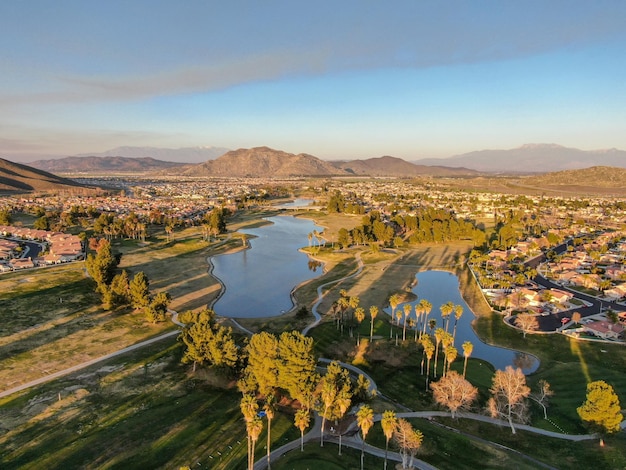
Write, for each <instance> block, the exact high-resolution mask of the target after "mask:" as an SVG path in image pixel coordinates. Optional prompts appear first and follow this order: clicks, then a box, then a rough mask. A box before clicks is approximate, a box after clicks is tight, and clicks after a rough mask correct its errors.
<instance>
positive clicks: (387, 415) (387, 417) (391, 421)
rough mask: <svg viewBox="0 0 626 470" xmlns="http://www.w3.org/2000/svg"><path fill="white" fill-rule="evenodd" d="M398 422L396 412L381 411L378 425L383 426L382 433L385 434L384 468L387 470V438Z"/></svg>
mask: <svg viewBox="0 0 626 470" xmlns="http://www.w3.org/2000/svg"><path fill="white" fill-rule="evenodd" d="M397 424H398V418H397V417H396V413H395V412H393V411H390V410H388V411H385V412H384V413H383V416H382V419H381V420H380V425H381V426H382V428H383V434H384V435H385V467H384V468H385V470H387V453H388V451H389V440H390V439H391V437H392V436H393V432H394V431H395V430H396V426H397Z"/></svg>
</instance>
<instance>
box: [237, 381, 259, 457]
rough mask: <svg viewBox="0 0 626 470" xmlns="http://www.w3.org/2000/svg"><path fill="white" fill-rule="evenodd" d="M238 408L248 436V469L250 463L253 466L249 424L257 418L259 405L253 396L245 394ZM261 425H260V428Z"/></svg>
mask: <svg viewBox="0 0 626 470" xmlns="http://www.w3.org/2000/svg"><path fill="white" fill-rule="evenodd" d="M239 407H240V409H241V413H242V414H243V419H244V420H245V421H246V433H247V435H248V468H252V467H251V466H250V461H252V462H253V465H254V452H253V450H252V433H251V432H250V430H251V428H250V423H251V422H252V421H253V420H254V419H255V418H257V419H258V417H257V411H258V410H259V404H258V403H257V401H256V398H255V397H254V395H252V394H249V393H246V394H245V395H244V396H243V397H242V398H241V402H240V403H239ZM262 425H263V423H261V426H262Z"/></svg>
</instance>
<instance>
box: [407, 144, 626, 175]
mask: <svg viewBox="0 0 626 470" xmlns="http://www.w3.org/2000/svg"><path fill="white" fill-rule="evenodd" d="M412 163H415V164H420V165H445V166H450V167H465V168H471V169H473V170H478V171H481V172H493V173H526V174H528V173H546V172H552V171H562V170H575V169H582V168H589V167H592V166H599V165H602V166H614V167H621V168H626V151H624V150H617V149H609V150H589V151H586V150H580V149H575V148H568V147H563V146H561V145H555V144H526V145H522V146H521V147H519V148H515V149H509V150H479V151H476V152H470V153H464V154H462V155H456V156H453V157H449V158H427V159H421V160H416V161H413V162H412Z"/></svg>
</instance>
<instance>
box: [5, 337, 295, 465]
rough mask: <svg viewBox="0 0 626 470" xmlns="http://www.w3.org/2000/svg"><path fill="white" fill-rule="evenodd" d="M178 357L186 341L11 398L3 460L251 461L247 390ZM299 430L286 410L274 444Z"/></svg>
mask: <svg viewBox="0 0 626 470" xmlns="http://www.w3.org/2000/svg"><path fill="white" fill-rule="evenodd" d="M170 344H171V343H170ZM179 361H180V346H179V345H176V344H174V345H172V346H169V347H168V346H167V344H160V345H155V346H154V347H149V348H146V349H145V350H141V351H137V352H136V353H134V354H132V355H130V356H126V357H125V358H120V359H118V360H114V361H110V362H109V363H107V366H110V367H106V368H105V367H103V366H102V365H100V366H98V367H93V368H91V369H87V370H84V371H81V372H80V373H77V374H75V375H73V376H70V377H66V378H64V379H61V380H58V381H55V382H53V383H50V384H47V385H45V386H42V387H38V388H34V389H31V390H28V391H26V392H23V393H21V394H17V395H14V396H12V397H9V398H5V399H4V400H3V402H2V403H1V405H2V409H3V417H4V419H3V427H5V428H4V429H3V430H2V432H1V433H0V467H2V468H3V469H17V468H24V469H28V468H32V469H38V468H48V469H56V468H58V469H68V468H96V467H97V468H120V469H121V468H124V469H129V468H137V469H142V468H178V467H179V466H183V465H189V466H192V467H195V466H197V464H198V462H199V463H200V464H201V465H202V466H204V468H207V467H208V468H215V469H226V468H232V469H235V468H244V467H245V462H246V459H247V457H246V434H245V425H244V423H243V419H242V417H241V412H240V410H239V398H240V395H239V393H237V392H236V390H233V389H228V390H225V389H220V388H215V387H213V386H210V385H209V384H208V383H207V380H206V377H204V376H202V377H197V378H196V377H194V376H190V375H187V369H188V368H187V367H185V366H182V365H181V364H180V362H179ZM218 379H219V378H218ZM221 382H223V381H221ZM58 393H60V394H61V401H60V402H59V401H58ZM298 436H299V431H298V430H297V429H296V428H295V427H294V426H293V424H292V418H291V415H290V414H288V413H287V414H285V413H283V412H280V413H278V414H277V416H276V418H275V419H274V421H273V422H272V437H273V442H274V445H276V446H278V445H281V444H283V443H285V442H287V441H291V440H293V439H296V438H297V437H298ZM265 439H266V436H265V432H264V433H263V434H262V435H261V437H260V440H259V444H258V445H257V454H256V455H257V457H256V458H257V459H258V458H261V457H262V455H264V453H265V449H264V445H265Z"/></svg>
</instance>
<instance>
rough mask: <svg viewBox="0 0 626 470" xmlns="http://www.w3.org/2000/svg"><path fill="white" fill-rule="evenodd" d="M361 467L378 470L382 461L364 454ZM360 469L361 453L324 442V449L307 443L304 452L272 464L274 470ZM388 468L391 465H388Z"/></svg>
mask: <svg viewBox="0 0 626 470" xmlns="http://www.w3.org/2000/svg"><path fill="white" fill-rule="evenodd" d="M363 464H364V465H363V467H364V468H366V469H380V468H382V466H383V459H382V458H378V457H374V456H372V455H369V454H365V458H364V459H363ZM360 468H361V451H360V450H358V449H351V448H348V447H345V446H342V448H341V455H339V446H338V445H337V444H334V443H330V442H326V443H324V447H320V444H319V442H309V443H308V444H305V446H304V452H300V448H297V449H295V450H293V451H291V452H289V453H287V454H285V455H284V456H282V457H281V458H280V459H278V460H277V461H276V462H272V469H274V470H312V469H324V470H357V469H360ZM388 468H390V469H392V468H393V465H392V464H391V463H389V465H388Z"/></svg>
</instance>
